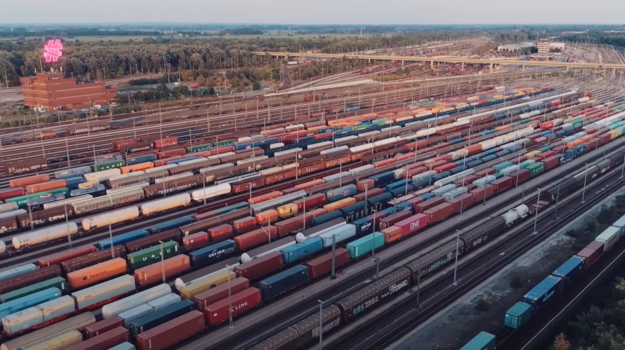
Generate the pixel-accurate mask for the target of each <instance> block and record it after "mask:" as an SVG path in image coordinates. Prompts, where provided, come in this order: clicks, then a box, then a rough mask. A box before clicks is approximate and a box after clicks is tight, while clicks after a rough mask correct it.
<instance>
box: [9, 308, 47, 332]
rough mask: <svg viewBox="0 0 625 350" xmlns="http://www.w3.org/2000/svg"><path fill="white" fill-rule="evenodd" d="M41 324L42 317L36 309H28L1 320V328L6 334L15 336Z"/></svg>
mask: <svg viewBox="0 0 625 350" xmlns="http://www.w3.org/2000/svg"><path fill="white" fill-rule="evenodd" d="M41 323H43V315H42V314H41V310H39V309H37V308H36V307H29V308H28V309H24V310H22V311H18V312H16V313H14V314H10V315H7V316H5V317H3V318H2V328H4V332H6V333H8V334H16V333H17V332H21V331H23V330H25V329H28V328H30V327H33V326H36V325H38V324H41Z"/></svg>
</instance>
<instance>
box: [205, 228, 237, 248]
mask: <svg viewBox="0 0 625 350" xmlns="http://www.w3.org/2000/svg"><path fill="white" fill-rule="evenodd" d="M233 234H234V231H233V230H232V226H230V225H228V224H223V225H219V226H215V227H213V228H209V229H208V235H209V236H210V241H211V242H215V243H217V242H221V241H225V240H226V239H229V238H231V237H232V236H233Z"/></svg>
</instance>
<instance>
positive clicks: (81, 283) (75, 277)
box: [67, 258, 127, 290]
mask: <svg viewBox="0 0 625 350" xmlns="http://www.w3.org/2000/svg"><path fill="white" fill-rule="evenodd" d="M126 270H127V267H126V260H125V259H122V258H115V259H111V260H109V261H105V262H101V263H99V264H97V265H92V266H89V267H86V268H84V269H81V270H77V271H74V272H70V273H68V274H67V282H68V283H69V285H70V287H72V288H73V289H74V290H76V289H80V288H84V287H87V286H90V285H93V284H96V283H99V282H101V281H105V280H108V279H111V278H114V277H117V276H121V275H123V274H125V273H126Z"/></svg>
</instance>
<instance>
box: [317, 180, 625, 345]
mask: <svg viewBox="0 0 625 350" xmlns="http://www.w3.org/2000/svg"><path fill="white" fill-rule="evenodd" d="M620 174H621V169H613V170H612V172H611V173H610V175H608V176H607V177H602V178H601V179H600V180H599V181H598V182H596V183H593V184H592V185H591V186H589V187H590V188H599V187H605V190H602V191H598V192H593V193H590V194H589V193H588V191H587V195H586V197H585V202H583V203H581V204H580V202H581V198H582V195H581V193H579V191H578V193H577V194H575V195H574V196H573V197H569V200H568V201H567V203H566V204H564V205H561V206H560V207H559V208H558V212H559V213H560V215H559V216H558V217H555V211H554V210H553V209H552V208H551V207H550V208H548V209H547V211H546V212H543V213H545V214H544V215H541V217H540V218H539V219H538V223H537V233H535V234H534V220H526V221H525V222H524V223H523V226H522V228H521V229H520V230H519V231H518V232H517V233H515V234H513V235H512V237H510V238H509V239H505V240H502V241H500V242H498V243H497V244H495V245H494V246H492V247H490V248H489V249H487V250H485V251H483V252H481V253H480V254H479V255H478V256H476V257H475V258H474V259H471V260H469V261H467V262H465V263H462V264H460V265H459V266H458V276H459V278H458V279H457V281H458V282H457V286H456V287H454V286H453V285H452V283H453V275H452V274H450V273H448V274H447V275H446V276H441V277H440V278H438V279H437V280H436V281H434V282H433V283H432V284H431V285H429V286H427V287H426V288H423V289H422V291H421V293H420V296H419V297H420V299H421V300H422V301H423V302H421V305H422V307H419V305H418V304H417V295H416V294H415V293H411V294H410V295H409V296H408V297H406V298H405V299H404V300H402V301H401V302H398V303H396V305H393V306H392V308H391V309H390V310H389V311H387V312H385V313H383V314H382V315H381V316H380V317H376V318H371V319H370V320H369V321H368V322H364V323H363V324H362V325H361V326H360V327H357V328H355V329H353V330H352V331H351V332H350V334H349V335H347V336H342V337H341V338H340V339H338V340H336V341H333V342H331V343H330V344H328V345H327V346H326V347H325V348H326V349H337V350H338V349H363V350H364V349H385V348H387V347H388V346H390V345H391V344H393V343H395V342H396V341H398V340H399V339H401V338H402V337H403V336H404V335H406V334H407V333H409V332H411V331H412V330H414V329H415V328H416V327H417V326H419V325H420V324H422V323H423V322H425V321H427V320H428V319H429V318H431V317H432V316H433V315H435V314H437V313H438V312H440V311H441V310H443V309H444V308H446V307H447V306H449V305H451V304H452V303H453V302H455V301H456V300H457V299H458V298H460V297H462V296H463V295H464V294H466V293H468V292H470V291H471V290H473V289H474V288H475V287H477V286H478V285H480V284H481V283H482V282H484V281H485V280H487V279H488V278H490V277H491V276H493V275H494V274H495V273H497V272H498V271H500V270H501V269H503V268H504V267H506V266H507V265H509V264H510V263H512V262H514V261H515V260H516V259H518V258H519V257H521V256H522V255H523V254H525V253H526V252H527V251H529V250H530V249H532V248H534V247H535V246H537V245H538V244H539V243H541V242H542V241H544V240H545V239H547V238H548V237H549V236H551V235H552V234H554V233H555V232H557V231H558V230H560V229H562V228H563V227H565V226H566V225H568V224H569V223H570V222H571V221H573V220H575V218H576V217H578V216H579V215H581V214H583V213H584V212H585V211H587V210H589V209H590V208H592V207H593V206H595V205H596V204H598V203H600V202H601V201H602V200H604V199H605V198H606V197H608V196H609V195H610V194H611V193H612V191H611V190H616V189H618V188H620V187H622V186H623V185H625V179H623V178H621V177H620ZM528 203H529V202H528ZM539 214H540V213H539ZM498 252H500V253H498ZM409 293H410V292H409Z"/></svg>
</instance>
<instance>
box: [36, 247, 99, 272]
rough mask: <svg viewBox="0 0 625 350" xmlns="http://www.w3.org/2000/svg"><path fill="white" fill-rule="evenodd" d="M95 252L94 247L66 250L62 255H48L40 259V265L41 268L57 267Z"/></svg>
mask: <svg viewBox="0 0 625 350" xmlns="http://www.w3.org/2000/svg"><path fill="white" fill-rule="evenodd" d="M95 251H96V248H95V247H94V246H92V245H88V246H84V247H79V248H72V249H68V250H64V251H62V252H60V253H55V254H50V255H46V256H44V257H43V258H40V259H39V261H38V264H39V266H40V267H44V266H50V265H56V264H60V263H62V262H63V261H66V260H69V259H74V258H77V257H79V256H83V255H87V254H90V253H93V252H95Z"/></svg>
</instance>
